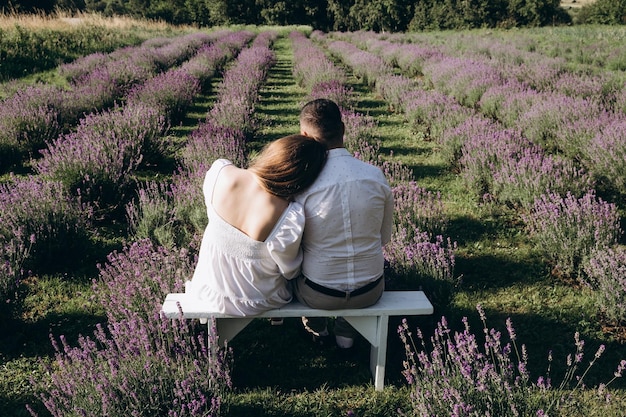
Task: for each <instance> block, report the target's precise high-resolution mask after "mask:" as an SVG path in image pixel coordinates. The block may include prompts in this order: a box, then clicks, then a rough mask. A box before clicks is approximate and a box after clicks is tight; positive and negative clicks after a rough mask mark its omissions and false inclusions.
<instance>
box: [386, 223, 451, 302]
mask: <svg viewBox="0 0 626 417" xmlns="http://www.w3.org/2000/svg"><path fill="white" fill-rule="evenodd" d="M394 229H395V230H394V232H393V234H392V236H391V241H390V242H389V243H387V244H386V245H385V246H384V248H383V253H384V255H385V260H386V261H387V263H388V270H387V272H386V273H385V275H386V277H387V278H388V279H389V280H390V281H391V283H392V284H393V283H394V281H398V283H397V285H398V286H400V285H408V286H409V287H411V288H415V287H416V286H417V287H418V288H420V289H422V290H423V291H424V292H426V293H427V294H428V295H429V298H430V300H431V301H432V303H433V305H435V307H436V308H443V307H445V306H448V305H449V303H450V301H451V300H452V296H453V294H454V293H453V291H454V290H455V289H456V287H457V285H458V284H459V279H458V278H457V277H455V276H454V266H455V255H454V253H455V251H456V247H457V245H456V242H451V241H450V239H449V238H448V239H445V238H444V237H443V236H441V235H438V236H435V237H434V238H432V235H430V234H429V233H428V232H419V231H417V230H416V229H415V227H414V226H408V227H403V226H397V225H394Z"/></svg>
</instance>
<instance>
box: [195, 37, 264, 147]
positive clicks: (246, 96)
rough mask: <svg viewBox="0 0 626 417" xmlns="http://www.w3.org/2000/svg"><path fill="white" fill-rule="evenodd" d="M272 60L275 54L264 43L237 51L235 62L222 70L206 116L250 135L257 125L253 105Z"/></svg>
mask: <svg viewBox="0 0 626 417" xmlns="http://www.w3.org/2000/svg"><path fill="white" fill-rule="evenodd" d="M275 61H276V55H275V54H274V52H273V51H272V50H271V49H269V48H267V47H265V46H254V47H251V48H248V49H244V50H243V51H241V53H240V54H239V56H238V57H237V62H236V63H235V64H234V65H233V66H232V67H231V68H229V69H228V71H226V73H225V74H224V77H223V79H222V83H221V85H220V87H219V93H218V97H217V99H216V102H215V105H214V106H213V108H212V109H211V110H210V111H209V114H208V116H207V118H208V119H209V120H211V121H212V122H213V123H215V124H218V125H220V126H224V127H231V128H237V129H241V130H242V131H243V132H244V133H245V134H246V136H252V135H253V134H254V132H255V131H256V129H257V123H256V120H255V118H254V108H255V106H256V104H257V102H258V100H259V89H260V87H261V84H262V82H263V81H264V80H265V78H266V77H267V71H268V70H269V68H270V67H271V66H272V65H274V64H275Z"/></svg>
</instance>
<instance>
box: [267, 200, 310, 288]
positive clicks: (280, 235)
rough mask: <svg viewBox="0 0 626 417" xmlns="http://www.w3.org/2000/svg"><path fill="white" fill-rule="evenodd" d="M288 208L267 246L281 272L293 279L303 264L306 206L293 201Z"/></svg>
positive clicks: (287, 277)
mask: <svg viewBox="0 0 626 417" xmlns="http://www.w3.org/2000/svg"><path fill="white" fill-rule="evenodd" d="M286 210H287V212H286V214H285V217H283V219H282V222H281V224H280V225H279V227H278V228H277V230H276V232H275V234H274V235H273V236H272V237H271V238H270V239H268V241H267V248H268V250H269V253H270V257H271V258H272V259H273V260H274V262H276V265H277V266H278V270H279V271H280V273H281V274H282V275H283V276H284V277H285V278H286V279H292V278H295V277H296V276H298V275H299V273H300V267H301V266H302V250H301V249H300V243H301V241H302V233H303V232H304V207H302V205H300V204H299V203H295V202H292V203H291V204H290V205H289V207H288V208H287V209H286Z"/></svg>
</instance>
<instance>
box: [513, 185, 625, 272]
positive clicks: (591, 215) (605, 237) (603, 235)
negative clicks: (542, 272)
mask: <svg viewBox="0 0 626 417" xmlns="http://www.w3.org/2000/svg"><path fill="white" fill-rule="evenodd" d="M522 219H523V221H524V222H525V223H526V227H527V229H528V232H529V233H530V237H531V239H532V240H533V241H534V242H535V243H536V244H537V247H538V248H539V249H540V250H541V252H542V253H543V254H544V255H545V257H546V258H547V259H548V260H549V262H550V263H551V264H552V266H553V267H554V272H555V273H557V274H560V275H562V276H565V277H572V278H576V279H579V278H580V274H581V272H582V267H583V264H584V261H585V260H586V258H587V257H589V256H590V255H591V254H592V253H593V251H594V250H604V249H607V248H611V247H613V246H614V245H616V244H617V241H618V239H619V237H620V236H621V235H622V230H621V229H620V219H619V214H618V211H617V207H616V206H615V204H612V203H607V202H605V201H603V200H602V199H601V198H598V197H596V195H595V192H594V191H589V192H587V193H586V194H585V195H583V196H582V197H580V198H576V197H575V196H574V195H572V194H571V193H568V194H567V195H566V196H560V195H558V194H554V193H550V194H545V195H543V196H541V197H540V198H538V199H537V200H536V201H535V202H534V204H533V206H532V208H531V209H530V211H529V212H527V213H523V214H522Z"/></svg>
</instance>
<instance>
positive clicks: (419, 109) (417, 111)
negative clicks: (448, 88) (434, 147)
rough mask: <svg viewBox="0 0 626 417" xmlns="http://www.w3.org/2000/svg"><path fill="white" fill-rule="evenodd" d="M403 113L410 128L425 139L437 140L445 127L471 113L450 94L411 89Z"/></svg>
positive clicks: (449, 127)
mask: <svg viewBox="0 0 626 417" xmlns="http://www.w3.org/2000/svg"><path fill="white" fill-rule="evenodd" d="M404 109H405V115H406V118H407V120H408V121H409V123H410V124H411V127H412V129H413V130H414V131H415V132H416V133H421V134H423V135H424V137H425V138H426V139H427V140H435V141H437V142H439V141H440V140H441V136H442V135H443V132H444V131H446V129H451V128H454V127H456V126H458V125H459V124H461V123H462V122H463V121H465V120H466V119H467V118H468V117H470V116H471V115H472V112H471V110H469V109H468V108H466V107H463V106H461V105H460V104H459V103H458V102H457V101H456V100H454V99H453V98H452V97H450V96H446V95H445V94H442V93H439V92H437V91H430V90H429V91H425V90H413V91H411V92H410V93H409V94H407V98H406V101H405V105H404Z"/></svg>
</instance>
